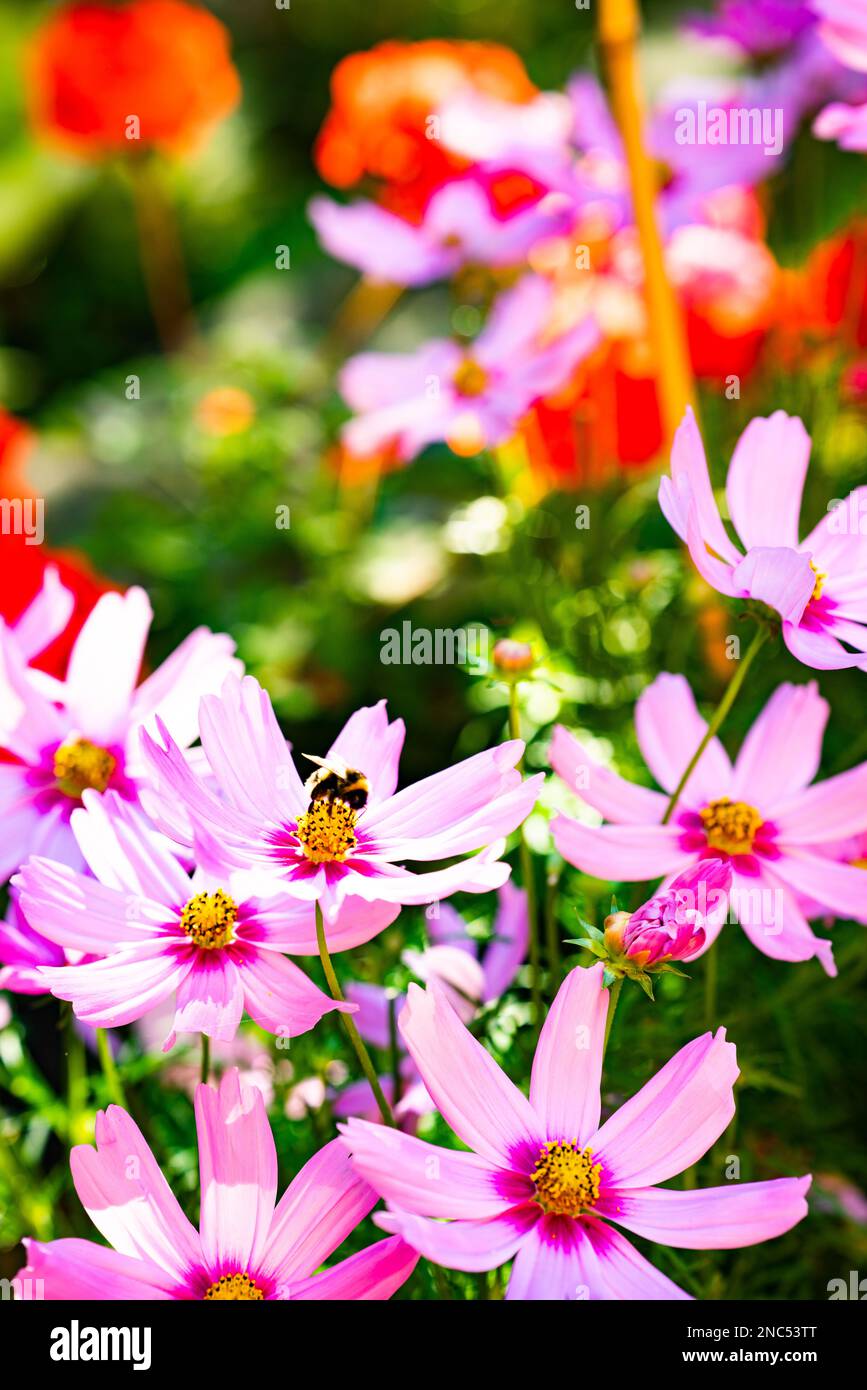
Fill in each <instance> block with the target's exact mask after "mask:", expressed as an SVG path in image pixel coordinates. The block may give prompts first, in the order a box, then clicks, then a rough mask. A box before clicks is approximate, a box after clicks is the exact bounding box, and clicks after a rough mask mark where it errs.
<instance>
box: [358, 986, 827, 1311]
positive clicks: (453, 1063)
mask: <svg viewBox="0 0 867 1390" xmlns="http://www.w3.org/2000/svg"><path fill="white" fill-rule="evenodd" d="M602 971H603V967H602V966H601V965H596V966H593V967H592V968H591V969H589V970H582V969H580V968H578V969H575V970H573V971H572V973H571V974H570V975H569V976H568V978H567V980H566V981H565V983H564V984H563V985H562V987H561V989H560V991H559V993H558V995H557V998H556V999H555V1001H554V1003H553V1005H552V1007H551V1010H550V1012H549V1014H548V1017H547V1019H546V1020H545V1025H544V1027H543V1029H542V1032H541V1034H540V1037H539V1043H538V1046H537V1048H536V1056H535V1060H534V1062H533V1070H532V1075H531V1079H530V1096H529V1099H528V1098H527V1097H526V1096H525V1095H524V1094H523V1092H522V1091H519V1090H518V1088H517V1087H516V1086H515V1085H514V1084H513V1082H512V1081H510V1080H509V1078H508V1077H507V1076H506V1075H505V1073H504V1072H502V1071H501V1070H500V1068H499V1067H498V1066H497V1064H496V1062H495V1061H494V1059H493V1058H492V1057H491V1055H490V1053H488V1052H487V1051H486V1050H485V1048H484V1047H483V1046H482V1045H481V1043H479V1042H477V1041H476V1040H475V1038H473V1036H472V1034H471V1033H470V1032H469V1031H468V1030H467V1029H466V1028H465V1027H464V1025H463V1024H462V1023H461V1021H460V1019H459V1018H458V1016H457V1014H456V1013H455V1012H454V1010H453V1009H452V1007H451V1006H450V1004H449V1003H448V1001H447V999H446V998H445V997H444V995H443V994H442V993H441V991H439V990H438V989H437V988H436V986H432V987H430V988H429V989H428V990H427V991H423V990H421V989H420V988H419V987H418V986H417V985H413V986H411V987H410V991H409V998H408V1001H407V1005H406V1008H405V1009H404V1011H403V1014H402V1015H401V1020H400V1027H401V1032H402V1033H403V1036H404V1039H405V1041H406V1045H407V1047H408V1048H409V1051H410V1053H411V1055H412V1057H413V1060H414V1061H415V1063H416V1066H417V1067H418V1069H419V1071H420V1072H421V1075H422V1077H423V1079H424V1082H425V1085H426V1086H427V1089H428V1090H429V1092H430V1094H431V1095H432V1096H433V1098H434V1100H435V1101H436V1104H437V1107H438V1109H439V1111H440V1114H441V1115H442V1116H443V1119H444V1120H445V1121H446V1123H447V1124H449V1125H450V1126H451V1128H452V1129H453V1130H454V1132H455V1134H456V1135H457V1136H458V1137H459V1138H460V1139H461V1140H462V1141H463V1143H464V1144H466V1145H467V1146H468V1148H469V1149H470V1150H471V1152H469V1153H465V1152H462V1151H458V1150H454V1149H443V1148H439V1147H437V1146H434V1145H432V1144H427V1143H424V1142H423V1141H422V1140H420V1139H417V1138H414V1137H413V1136H411V1135H408V1134H401V1133H399V1132H398V1131H396V1130H391V1129H386V1128H385V1127H384V1126H380V1125H372V1124H368V1123H367V1122H366V1121H364V1120H350V1121H349V1122H348V1123H347V1124H346V1125H345V1126H343V1127H342V1129H343V1133H344V1135H345V1139H346V1142H347V1144H348V1146H349V1148H350V1150H351V1152H352V1155H353V1162H354V1164H355V1167H356V1169H357V1170H358V1171H359V1172H360V1173H361V1174H362V1176H363V1177H365V1178H366V1179H367V1181H369V1182H370V1183H371V1184H372V1185H373V1187H375V1188H376V1190H377V1191H378V1192H379V1193H380V1195H381V1196H382V1197H384V1198H385V1200H386V1202H387V1203H388V1207H389V1210H388V1211H387V1212H384V1213H381V1214H380V1215H378V1216H376V1217H374V1220H375V1221H376V1224H377V1225H378V1226H381V1227H382V1228H383V1229H384V1230H387V1231H390V1232H392V1233H398V1234H400V1235H401V1236H402V1237H403V1238H404V1240H406V1241H407V1242H408V1243H409V1244H410V1245H412V1246H413V1247H414V1248H415V1249H416V1250H418V1252H419V1253H420V1254H422V1255H424V1256H426V1257H427V1259H430V1260H433V1261H434V1262H435V1263H437V1264H441V1265H445V1266H446V1267H447V1268H449V1269H463V1270H469V1271H480V1270H487V1269H496V1268H497V1267H498V1266H499V1265H502V1264H505V1263H506V1261H508V1260H512V1259H514V1264H513V1266H512V1272H511V1277H510V1279H509V1288H508V1293H507V1295H506V1296H507V1298H509V1299H523V1300H527V1299H532V1300H536V1299H547V1300H569V1299H582V1298H590V1299H650V1300H654V1299H684V1298H688V1297H689V1295H688V1294H686V1293H685V1292H684V1291H683V1289H681V1288H679V1287H678V1285H677V1284H675V1283H673V1282H672V1281H671V1280H670V1279H668V1278H667V1277H666V1276H665V1275H664V1274H660V1272H659V1271H658V1270H657V1269H655V1268H654V1267H653V1265H652V1264H650V1262H649V1261H648V1260H646V1259H645V1258H644V1256H643V1255H641V1254H639V1252H638V1251H637V1250H636V1249H635V1247H634V1246H633V1245H632V1244H631V1243H630V1242H629V1241H628V1240H627V1239H626V1238H625V1236H623V1235H622V1234H621V1233H620V1231H619V1230H618V1229H617V1227H618V1226H620V1227H623V1228H625V1229H626V1230H627V1231H632V1232H634V1233H635V1234H636V1235H640V1236H643V1237H645V1238H646V1239H648V1240H652V1241H655V1242H657V1243H659V1244H661V1245H671V1246H675V1247H679V1248H681V1249H687V1250H720V1249H732V1248H737V1247H740V1246H744V1245H755V1244H757V1243H758V1242H759V1241H763V1240H769V1239H771V1238H772V1237H774V1236H778V1235H782V1234H783V1232H784V1231H788V1230H789V1229H790V1228H791V1227H792V1226H794V1225H796V1223H797V1222H798V1221H800V1220H801V1219H802V1218H803V1217H804V1216H805V1215H806V1212H807V1204H806V1202H805V1200H804V1195H805V1193H806V1191H807V1189H808V1187H809V1185H810V1178H809V1177H802V1178H778V1179H776V1180H773V1181H770V1182H755V1183H734V1182H730V1183H727V1184H726V1185H725V1186H724V1187H713V1188H707V1189H693V1190H689V1191H675V1190H673V1189H670V1188H663V1187H659V1186H658V1185H657V1184H659V1183H663V1182H667V1181H668V1180H669V1179H670V1178H673V1177H675V1176H676V1175H677V1174H678V1173H681V1172H683V1171H684V1169H686V1168H688V1167H689V1166H690V1165H691V1164H693V1163H696V1162H697V1161H698V1160H699V1159H700V1158H701V1157H702V1155H703V1154H705V1153H706V1152H707V1150H708V1149H709V1148H710V1146H711V1145H712V1144H713V1143H715V1141H716V1140H717V1139H718V1138H719V1137H720V1135H721V1134H723V1133H724V1131H725V1129H726V1128H727V1126H728V1125H729V1124H730V1122H731V1119H732V1117H733V1115H734V1113H735V1106H734V1096H733V1086H734V1082H735V1080H736V1078H737V1076H738V1066H737V1062H736V1060H735V1049H734V1046H733V1045H732V1044H731V1043H729V1042H727V1041H726V1038H725V1030H724V1029H720V1030H719V1031H718V1032H717V1033H716V1034H715V1035H711V1034H710V1033H706V1034H705V1035H704V1036H703V1037H700V1038H696V1039H695V1040H694V1041H693V1042H690V1043H687V1045H686V1046H685V1047H683V1048H681V1050H680V1051H679V1052H678V1053H676V1054H675V1056H674V1057H672V1059H671V1061H669V1062H668V1063H667V1064H666V1065H665V1066H664V1067H663V1068H662V1070H661V1071H659V1072H657V1074H656V1076H654V1077H653V1078H652V1079H651V1080H650V1081H648V1082H647V1084H646V1085H645V1086H644V1087H643V1088H642V1089H641V1090H640V1091H639V1092H638V1094H637V1095H635V1096H633V1097H632V1099H631V1100H628V1101H626V1103H625V1104H624V1105H622V1106H621V1107H620V1109H619V1110H618V1111H616V1112H615V1113H614V1114H613V1115H611V1116H610V1117H609V1118H608V1119H606V1120H605V1121H604V1123H601V1124H600V1119H601V1100H600V1079H601V1073H602V1055H603V1049H604V1038H605V1023H606V1018H607V1013H608V1007H609V996H608V991H607V990H605V989H603V988H602Z"/></svg>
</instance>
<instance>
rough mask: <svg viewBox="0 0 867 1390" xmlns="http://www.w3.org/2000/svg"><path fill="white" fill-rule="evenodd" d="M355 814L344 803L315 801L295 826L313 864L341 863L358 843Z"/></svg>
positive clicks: (337, 800) (337, 799)
mask: <svg viewBox="0 0 867 1390" xmlns="http://www.w3.org/2000/svg"><path fill="white" fill-rule="evenodd" d="M355 821H356V813H355V811H353V809H352V807H351V806H347V804H346V802H345V801H341V800H340V799H339V798H336V799H335V800H334V801H325V800H323V801H314V802H313V803H312V805H311V807H310V809H309V811H305V812H304V814H303V816H299V817H298V820H297V823H296V825H295V834H296V836H297V839H298V842H299V844H300V845H301V848H302V850H303V851H304V853H305V854H306V856H307V858H308V859H309V860H311V862H312V863H314V864H340V863H342V862H343V860H344V859H345V858H346V856H347V855H348V854H351V853H352V851H353V850H354V849H355V846H356V844H357V841H356V838H355Z"/></svg>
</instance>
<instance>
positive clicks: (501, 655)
mask: <svg viewBox="0 0 867 1390" xmlns="http://www.w3.org/2000/svg"><path fill="white" fill-rule="evenodd" d="M491 657H492V659H493V663H494V666H495V667H496V669H497V670H498V671H499V672H500V673H501V674H503V675H507V676H516V675H524V674H525V673H526V672H528V671H532V669H533V667H534V666H535V664H536V658H535V657H534V655H533V648H532V647H531V646H530V643H529V642H516V641H515V640H514V638H512V637H501V638H500V640H499V642H496V643H495V644H494V650H493V652H492V653H491Z"/></svg>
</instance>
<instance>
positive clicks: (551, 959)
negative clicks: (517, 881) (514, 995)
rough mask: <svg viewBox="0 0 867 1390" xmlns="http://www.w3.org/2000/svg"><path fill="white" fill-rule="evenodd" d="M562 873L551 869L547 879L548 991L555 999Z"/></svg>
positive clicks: (558, 955)
mask: <svg viewBox="0 0 867 1390" xmlns="http://www.w3.org/2000/svg"><path fill="white" fill-rule="evenodd" d="M559 882H560V874H559V872H558V871H557V870H556V869H549V870H548V876H547V878H546V880H545V946H546V949H547V952H548V975H549V981H548V992H549V993H550V995H551V998H552V999H553V998H554V996H555V994H556V993H557V990H558V989H559V988H560V974H561V965H560V935H559V933H558V931H557V886H558V884H559Z"/></svg>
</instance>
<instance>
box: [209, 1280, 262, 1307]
mask: <svg viewBox="0 0 867 1390" xmlns="http://www.w3.org/2000/svg"><path fill="white" fill-rule="evenodd" d="M264 1297H265V1295H264V1294H263V1292H262V1290H261V1289H260V1288H259V1285H258V1284H255V1283H254V1282H253V1280H252V1279H251V1278H250V1276H249V1274H241V1273H237V1274H224V1275H222V1276H221V1277H220V1278H219V1279H217V1280H215V1281H214V1283H213V1284H211V1285H210V1287H209V1288H207V1289H205V1292H204V1293H203V1294H202V1298H203V1299H205V1298H208V1299H210V1300H211V1301H212V1302H224V1303H229V1302H231V1303H241V1302H244V1303H251V1302H256V1303H261V1302H262V1301H263V1299H264Z"/></svg>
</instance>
